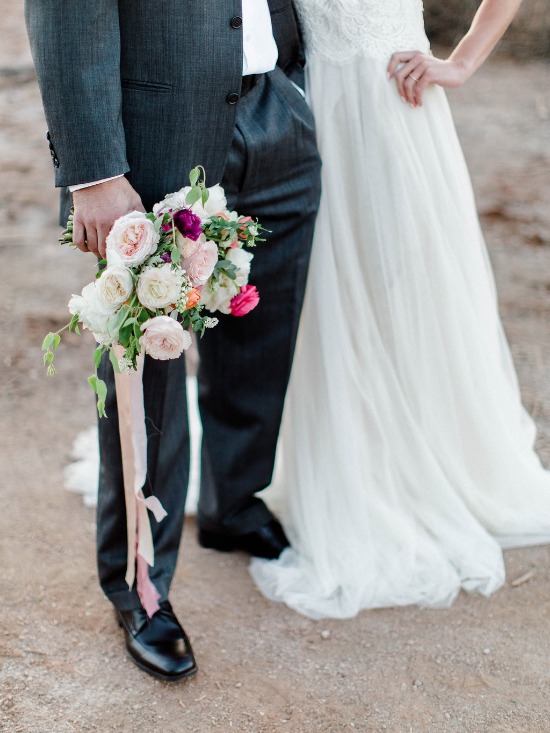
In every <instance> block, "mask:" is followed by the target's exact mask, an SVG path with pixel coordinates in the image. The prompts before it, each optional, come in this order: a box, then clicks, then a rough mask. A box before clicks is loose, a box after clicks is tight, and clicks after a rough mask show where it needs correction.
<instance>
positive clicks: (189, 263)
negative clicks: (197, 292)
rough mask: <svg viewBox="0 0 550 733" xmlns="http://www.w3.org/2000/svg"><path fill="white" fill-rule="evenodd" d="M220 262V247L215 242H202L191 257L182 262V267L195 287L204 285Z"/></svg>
mask: <svg viewBox="0 0 550 733" xmlns="http://www.w3.org/2000/svg"><path fill="white" fill-rule="evenodd" d="M217 261H218V245H217V244H216V243H215V242H209V241H204V242H200V244H199V246H198V247H197V249H196V250H195V251H194V252H193V254H192V255H191V257H188V258H187V259H184V260H182V262H181V267H182V268H183V269H184V270H185V272H186V273H187V274H188V276H189V279H190V280H191V283H192V285H193V287H195V288H198V287H200V286H201V285H204V284H205V283H206V281H207V280H208V278H209V277H210V275H211V274H212V273H213V272H214V267H215V266H216V262H217Z"/></svg>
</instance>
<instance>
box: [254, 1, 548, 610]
mask: <svg viewBox="0 0 550 733" xmlns="http://www.w3.org/2000/svg"><path fill="white" fill-rule="evenodd" d="M297 6H298V10H299V13H300V15H301V19H302V22H303V27H304V30H305V37H306V43H307V48H308V83H309V87H308V89H309V94H310V97H311V103H312V107H313V111H314V115H315V118H316V124H317V133H318V142H319V148H320V152H321V156H322V159H323V187H324V188H323V198H322V202H321V208H320V211H319V218H318V221H317V227H316V233H315V240H314V246H313V257H312V261H311V268H310V276H309V283H308V289H307V295H306V301H305V306H304V311H303V316H302V320H301V325H300V332H299V339H298V347H297V352H296V358H295V362H294V366H293V372H292V377H291V384H290V389H289V393H288V397H287V402H286V406H285V414H284V420H283V429H282V436H281V443H280V451H279V457H278V467H277V472H276V479H275V482H274V487H273V488H274V491H275V495H277V494H279V495H280V496H279V499H280V501H282V519H283V521H284V523H285V527H286V528H287V531H288V533H289V536H290V538H291V540H292V544H293V547H292V549H288V550H286V551H285V552H284V553H283V555H282V556H281V558H280V559H279V560H277V561H272V562H268V561H263V560H254V561H253V562H252V565H251V573H252V575H253V577H254V580H255V581H256V583H257V584H258V586H259V587H260V589H261V590H262V591H263V593H264V594H265V595H266V596H267V597H268V598H270V599H274V600H279V601H284V602H285V603H286V604H288V605H289V606H291V607H292V608H294V609H296V610H297V611H299V612H301V613H303V614H306V615H308V616H311V617H313V618H320V617H350V616H353V615H355V614H356V613H357V612H358V611H359V610H360V609H363V608H376V607H382V606H396V605H405V604H422V605H430V606H445V605H448V604H450V603H451V602H452V601H453V599H454V598H455V597H456V595H457V593H458V592H459V590H460V589H461V588H464V589H465V590H468V591H476V592H479V593H482V594H483V595H489V594H490V593H492V592H493V591H495V590H496V589H497V588H499V586H501V585H502V583H503V581H504V577H505V574H504V565H503V559H502V551H501V548H502V547H517V546H525V545H534V544H540V543H546V542H549V541H550V474H549V473H547V472H546V471H545V470H544V469H543V468H542V466H541V464H540V462H539V459H538V457H537V456H536V454H535V453H534V451H533V443H534V438H535V426H534V424H533V422H532V421H531V419H530V418H529V416H528V415H527V414H526V412H525V411H524V409H523V407H522V405H521V402H520V395H519V390H518V385H517V380H516V376H515V373H514V368H513V365H512V360H511V357H510V353H509V350H508V346H507V343H506V339H505V336H504V333H503V329H502V326H501V323H500V320H499V316H498V312H497V301H496V294H495V288H494V284H493V279H492V274H491V269H490V265H489V261H488V257H487V253H486V249H485V245H484V242H483V238H482V234H481V231H480V227H479V223H478V219H477V215H476V208H475V203H474V198H473V194H472V189H471V184H470V180H469V177H468V172H467V170H466V166H465V162H464V159H463V155H462V152H461V149H460V145H459V142H458V140H457V136H456V133H455V129H454V125H453V121H452V118H451V115H450V112H449V107H448V104H447V100H446V97H445V94H444V92H443V91H442V90H441V89H440V88H430V89H428V90H427V91H426V94H425V101H424V105H423V107H421V108H417V109H413V108H411V107H410V106H409V105H406V104H404V103H403V102H402V101H401V99H400V97H399V95H398V92H397V89H396V85H395V82H394V81H388V79H387V77H386V68H387V64H388V61H389V58H390V56H391V54H392V53H393V52H394V51H403V50H413V49H417V50H421V51H425V52H426V51H428V49H429V45H428V40H427V38H426V35H425V33H424V27H423V8H422V3H421V2H420V0H297Z"/></svg>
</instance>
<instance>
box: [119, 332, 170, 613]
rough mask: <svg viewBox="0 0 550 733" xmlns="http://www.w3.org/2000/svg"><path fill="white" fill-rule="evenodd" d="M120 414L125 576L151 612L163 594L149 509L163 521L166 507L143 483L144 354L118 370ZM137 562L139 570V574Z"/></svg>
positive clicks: (153, 611) (144, 470) (144, 472)
mask: <svg viewBox="0 0 550 733" xmlns="http://www.w3.org/2000/svg"><path fill="white" fill-rule="evenodd" d="M114 348H115V355H116V357H117V359H119V360H120V359H121V358H122V356H124V348H123V347H122V346H120V345H118V344H117V345H116V346H115V347H114ZM115 384H116V391H117V406H118V416H119V433H120V446H121V451H122V468H123V475H124V498H125V503H126V519H127V538H128V558H127V565H126V576H125V580H126V583H127V584H128V587H129V588H130V589H131V588H132V587H133V584H134V581H137V592H138V595H139V597H140V600H141V602H142V605H143V608H144V609H145V610H146V612H147V614H148V616H149V617H150V616H152V615H153V613H155V612H156V611H158V609H159V605H158V600H159V598H160V595H159V593H158V591H157V589H156V588H155V586H154V584H153V583H152V581H151V579H150V577H149V568H148V566H149V565H150V566H153V565H154V562H155V553H154V547H153V536H152V532H151V523H150V521H149V515H148V513H147V510H148V509H150V510H151V511H152V512H153V514H154V516H155V519H156V520H157V521H158V522H160V521H161V520H162V519H163V518H164V517H165V516H166V511H165V510H164V507H163V506H162V504H161V502H160V501H159V500H158V499H157V498H156V497H154V496H150V497H147V498H145V496H144V495H143V491H142V487H143V485H144V483H145V479H146V477H147V431H146V428H145V406H144V403H143V356H141V355H140V356H139V357H138V361H137V370H136V371H130V372H128V373H124V374H121V373H116V372H115ZM136 565H137V574H136Z"/></svg>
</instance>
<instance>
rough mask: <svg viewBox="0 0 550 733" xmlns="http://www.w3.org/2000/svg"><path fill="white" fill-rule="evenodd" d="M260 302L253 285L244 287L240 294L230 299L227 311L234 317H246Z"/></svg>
mask: <svg viewBox="0 0 550 733" xmlns="http://www.w3.org/2000/svg"><path fill="white" fill-rule="evenodd" d="M259 302H260V294H259V293H258V291H257V290H256V286H255V285H244V286H243V287H242V288H241V292H240V293H239V294H238V295H235V297H234V298H231V304H230V306H229V309H230V311H231V313H232V314H233V315H234V316H246V314H247V313H250V311H251V310H254V308H255V307H256V306H257V305H258V303H259Z"/></svg>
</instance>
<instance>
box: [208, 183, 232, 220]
mask: <svg viewBox="0 0 550 733" xmlns="http://www.w3.org/2000/svg"><path fill="white" fill-rule="evenodd" d="M208 193H209V196H208V201H207V202H206V204H205V205H204V211H205V212H206V214H207V216H216V214H220V213H222V212H226V210H227V198H226V197H225V191H224V190H223V188H222V187H221V186H220V184H219V183H217V184H216V185H215V186H212V187H211V188H209V189H208Z"/></svg>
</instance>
